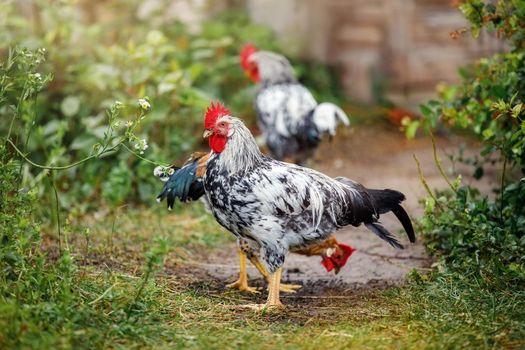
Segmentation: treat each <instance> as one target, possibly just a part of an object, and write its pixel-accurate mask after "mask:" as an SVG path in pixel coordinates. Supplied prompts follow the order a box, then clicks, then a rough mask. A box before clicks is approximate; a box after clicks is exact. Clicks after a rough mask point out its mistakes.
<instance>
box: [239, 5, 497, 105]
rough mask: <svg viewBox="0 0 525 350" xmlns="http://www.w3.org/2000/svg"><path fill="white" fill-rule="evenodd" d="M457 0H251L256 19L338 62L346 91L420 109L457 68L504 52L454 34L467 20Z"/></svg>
mask: <svg viewBox="0 0 525 350" xmlns="http://www.w3.org/2000/svg"><path fill="white" fill-rule="evenodd" d="M456 2H457V0H456V1H453V0H246V8H247V10H248V13H249V15H250V17H251V18H252V19H253V20H254V21H255V22H257V23H260V24H265V25H268V26H270V27H272V28H273V29H274V30H275V32H276V33H277V35H278V36H279V37H280V38H281V39H282V40H283V41H284V43H285V47H286V48H288V49H289V50H290V53H297V54H300V55H302V56H304V57H306V58H312V59H317V60H321V61H324V62H327V63H332V64H336V65H337V66H339V67H340V68H341V72H342V74H343V75H342V81H343V84H344V87H345V89H346V91H347V92H348V95H349V96H350V97H351V98H355V99H358V100H362V101H366V102H373V101H374V100H375V99H377V98H378V97H379V96H380V95H381V94H384V95H385V96H386V97H387V98H389V99H390V100H392V101H394V102H395V103H396V104H399V105H402V106H405V107H408V108H413V109H416V108H417V105H418V104H419V103H421V102H424V101H426V100H428V99H429V98H431V97H433V96H435V86H436V84H437V83H439V82H455V81H457V80H458V75H457V70H458V67H460V66H462V65H465V64H467V63H469V62H472V61H473V60H474V59H476V58H478V57H482V56H486V55H489V54H491V53H494V52H497V51H502V50H503V49H504V45H503V44H502V43H501V42H500V41H498V40H497V39H495V38H493V37H491V36H489V35H487V34H482V36H481V37H480V38H479V39H478V40H474V39H472V38H471V37H470V34H468V33H466V34H464V35H462V36H461V37H460V38H459V39H457V40H453V39H452V38H451V36H450V33H451V32H453V31H455V30H457V29H460V28H464V27H466V26H467V22H466V21H465V20H464V19H463V16H462V14H461V13H460V12H459V10H458V9H456V8H455V7H454V5H455V3H456Z"/></svg>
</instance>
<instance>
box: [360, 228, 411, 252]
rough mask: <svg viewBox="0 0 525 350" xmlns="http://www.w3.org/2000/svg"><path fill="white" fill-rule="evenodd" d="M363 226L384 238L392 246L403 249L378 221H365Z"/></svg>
mask: <svg viewBox="0 0 525 350" xmlns="http://www.w3.org/2000/svg"><path fill="white" fill-rule="evenodd" d="M365 226H366V227H367V228H368V229H369V230H370V231H372V232H373V233H375V234H376V235H377V236H378V237H379V238H381V239H383V240H385V241H386V242H388V244H390V245H391V246H392V247H394V248H398V249H405V247H403V245H401V243H399V241H398V240H397V239H396V238H395V237H394V236H393V235H392V234H391V233H390V232H388V231H387V230H386V228H384V227H383V226H382V225H381V224H380V223H378V222H372V223H367V224H365Z"/></svg>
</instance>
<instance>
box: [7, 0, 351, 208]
mask: <svg viewBox="0 0 525 350" xmlns="http://www.w3.org/2000/svg"><path fill="white" fill-rule="evenodd" d="M167 3H168V2H166V4H167ZM142 5H143V2H142V1H137V0H131V1H124V0H113V1H110V2H105V3H104V4H103V7H104V8H105V10H106V11H107V12H102V11H99V12H97V13H95V12H93V7H92V6H90V3H89V2H88V1H84V2H80V1H49V0H34V1H25V2H18V1H3V2H2V3H1V4H0V28H1V30H0V59H1V60H2V61H3V60H5V59H6V58H7V56H8V52H9V48H10V47H11V48H12V47H15V46H16V47H22V48H27V49H28V50H30V52H34V51H36V50H40V52H41V55H42V58H41V59H40V60H39V61H38V62H35V64H36V65H38V68H37V69H36V70H35V72H37V73H38V74H37V75H36V76H32V77H29V78H28V79H40V81H41V84H42V86H45V88H43V89H42V91H40V93H39V94H38V97H36V94H35V95H34V97H33V98H31V99H29V100H27V101H25V102H23V103H22V106H21V108H20V110H18V111H16V112H13V110H12V108H10V107H9V106H8V105H7V104H6V105H4V106H3V107H2V108H1V109H0V118H2V120H3V122H2V123H1V124H0V132H1V133H2V134H5V133H7V131H8V129H9V126H10V121H11V119H12V118H13V117H15V118H14V125H13V126H12V127H11V130H12V133H13V135H12V137H13V138H14V139H16V140H18V142H19V144H20V141H21V140H25V139H26V138H28V143H27V145H26V146H25V147H26V148H25V149H24V151H25V152H26V153H27V154H28V156H29V158H30V159H32V160H34V161H35V162H37V163H40V164H47V165H53V166H61V165H64V164H69V163H72V162H75V161H77V160H79V159H82V158H84V157H86V156H89V155H90V154H91V153H92V151H93V150H92V146H93V145H94V144H95V143H97V142H98V141H100V139H102V138H103V137H104V132H105V130H106V128H107V118H106V115H105V109H107V108H109V107H110V105H111V104H112V103H114V102H115V101H120V102H122V103H123V105H124V106H126V108H127V109H128V110H129V109H130V108H135V107H136V101H137V99H138V98H142V97H144V96H148V98H149V101H150V103H151V105H152V108H151V111H150V113H149V116H148V118H146V119H145V120H144V121H143V122H142V124H141V127H140V129H139V130H138V133H140V134H142V135H143V137H144V138H145V139H147V141H148V144H149V148H148V150H147V151H146V152H145V154H144V157H146V158H148V159H151V160H154V161H156V162H161V163H171V162H174V161H180V160H182V159H183V158H185V157H187V156H188V154H189V153H190V152H192V151H194V150H195V149H198V148H199V147H205V145H204V144H203V143H202V137H201V129H202V114H203V110H204V109H205V107H206V106H207V105H208V104H209V102H210V101H211V100H215V99H220V100H221V101H224V102H225V103H226V104H227V105H228V106H229V107H230V108H231V109H232V110H233V111H235V113H236V114H237V115H238V116H240V117H242V118H244V119H245V120H247V121H248V122H249V123H250V124H252V125H254V123H253V121H254V119H253V118H254V115H253V108H252V102H251V101H252V100H253V94H254V93H255V86H253V84H251V83H250V82H249V80H248V79H246V77H245V76H244V74H243V72H242V71H241V69H239V63H238V52H239V50H240V48H241V47H242V45H244V44H245V43H246V42H254V43H256V44H257V45H259V46H260V47H262V48H265V49H269V50H276V49H278V47H277V45H278V43H277V41H276V40H275V38H274V37H273V35H272V33H271V31H270V30H269V29H268V28H265V27H262V26H258V25H255V24H252V23H250V21H249V19H248V18H247V16H246V15H245V14H244V13H243V12H242V11H241V10H238V11H232V10H229V11H227V12H224V13H217V14H216V15H214V16H210V19H208V20H204V22H203V23H202V25H201V27H200V29H198V30H195V29H194V28H190V27H189V26H188V25H187V24H184V23H182V22H180V21H177V20H175V19H170V20H166V17H165V16H164V13H163V11H164V9H163V8H162V7H160V8H158V9H156V10H153V11H148V12H147V14H146V15H145V14H144V10H143V9H142V8H141V6H142ZM28 54H30V53H28ZM294 63H295V65H296V68H297V72H298V73H299V75H300V76H302V74H301V73H304V72H307V73H308V74H305V75H304V76H308V79H309V80H308V81H306V82H305V83H306V84H307V85H309V86H312V87H315V88H314V89H313V93H314V95H315V96H316V97H317V98H320V99H321V98H322V99H324V100H332V101H334V99H335V100H336V101H337V99H339V100H341V99H342V95H341V93H340V89H339V84H338V81H337V77H336V75H335V74H334V71H333V70H332V69H331V68H329V67H326V66H323V65H320V64H312V63H308V62H300V61H294ZM20 74H21V75H24V72H21V73H20ZM35 77H36V78H35ZM21 79H22V78H21ZM22 85H23V84H22ZM122 122H123V123H125V121H122ZM30 130H32V131H30ZM29 132H31V133H32V134H31V137H28V136H29V135H28V133H29ZM23 168H24V170H23V174H24V178H23V184H24V185H28V184H31V186H32V187H34V185H35V183H36V182H38V181H39V180H41V179H42V178H43V177H44V176H43V175H44V174H45V172H46V171H45V170H44V171H40V170H38V169H34V168H32V167H30V166H29V165H24V166H23ZM152 168H153V166H152V164H150V163H148V162H146V161H143V160H140V159H137V158H136V157H134V156H133V155H132V154H130V153H128V152H118V153H116V154H113V155H109V156H106V158H105V159H104V160H103V161H97V162H88V163H85V164H82V165H81V166H79V167H75V168H72V169H69V170H68V171H67V172H61V173H60V174H57V179H56V182H57V184H58V190H59V192H62V193H64V195H61V196H60V201H61V206H62V207H63V208H67V209H68V210H70V211H71V212H72V213H73V214H74V213H77V214H81V213H85V212H86V211H87V210H89V209H90V208H91V207H92V206H94V205H96V206H99V205H100V201H99V200H98V199H99V197H100V196H102V197H103V199H104V200H105V203H106V204H108V205H109V206H110V207H116V206H118V205H120V204H122V203H124V202H125V201H139V202H148V203H149V202H151V200H152V198H154V196H155V193H156V192H157V190H158V188H159V187H158V183H156V182H155V181H156V180H155V179H154V178H153V177H152V176H151V174H152ZM46 190H48V188H46V186H40V187H38V191H39V193H40V195H42V194H43V193H44V192H46ZM40 197H41V198H42V200H46V199H45V198H44V197H42V196H40ZM43 208H45V206H43Z"/></svg>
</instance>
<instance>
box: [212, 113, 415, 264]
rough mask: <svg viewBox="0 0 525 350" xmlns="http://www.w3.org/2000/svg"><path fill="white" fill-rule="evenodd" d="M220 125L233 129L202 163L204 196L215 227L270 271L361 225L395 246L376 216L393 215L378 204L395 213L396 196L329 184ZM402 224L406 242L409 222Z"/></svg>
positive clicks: (236, 128)
mask: <svg viewBox="0 0 525 350" xmlns="http://www.w3.org/2000/svg"><path fill="white" fill-rule="evenodd" d="M221 120H222V122H224V121H227V122H228V123H230V124H229V125H230V128H233V130H232V132H231V136H229V137H228V141H227V144H226V147H225V149H224V151H222V152H221V153H215V152H212V154H211V156H210V158H209V160H208V163H207V164H206V172H205V174H204V179H203V180H204V189H205V194H206V197H207V199H208V202H209V203H210V207H211V210H212V212H213V214H214V216H215V218H216V219H217V221H218V222H219V223H220V224H221V225H222V226H224V227H225V228H226V229H228V230H229V231H230V232H232V233H233V234H234V235H235V236H237V238H238V239H239V241H240V242H241V243H242V244H241V247H243V249H245V250H247V253H249V254H255V255H257V256H258V257H259V258H260V259H261V260H262V261H263V263H264V264H265V265H266V267H267V269H268V270H269V271H270V272H273V271H276V269H278V268H279V267H281V266H282V265H283V263H284V259H285V256H286V254H287V252H288V251H290V250H293V249H298V248H301V247H306V246H308V245H310V244H314V243H317V242H320V241H323V240H325V239H327V238H328V237H329V236H330V235H331V234H332V233H333V232H334V231H336V230H337V229H339V228H341V227H343V226H346V225H354V226H359V225H360V224H361V223H365V224H366V225H367V227H369V228H370V229H371V230H372V231H373V232H374V233H375V234H377V235H378V236H380V237H381V238H383V239H385V240H386V241H388V242H389V243H390V244H392V245H394V246H397V247H401V245H400V244H399V243H398V242H397V241H396V240H395V238H393V237H392V236H391V235H390V234H389V233H388V231H386V230H385V229H384V228H383V227H382V226H380V225H379V223H378V221H377V220H378V218H379V214H380V213H383V212H386V211H389V210H392V208H387V207H386V206H383V204H382V203H381V202H380V201H378V199H379V198H380V197H381V196H383V197H385V198H388V200H386V202H388V205H389V206H395V207H396V209H397V207H399V208H401V207H400V206H399V203H400V202H401V201H402V200H404V196H403V194H401V193H399V192H397V191H392V190H367V189H366V188H365V187H363V186H362V185H359V184H357V183H355V182H353V181H351V180H348V179H345V178H337V179H332V178H330V177H328V176H326V175H324V174H321V173H319V172H317V171H314V170H311V169H308V168H304V167H300V166H296V165H292V164H288V163H284V162H280V161H277V160H274V159H271V158H269V157H266V156H264V155H263V154H262V153H260V151H259V149H258V147H257V145H256V143H255V139H254V138H253V136H252V135H251V134H250V132H249V130H248V129H247V128H246V127H245V125H244V124H243V123H242V121H240V120H239V119H236V118H232V117H230V116H226V117H224V119H221ZM373 191H376V192H373ZM385 191H387V192H385ZM379 194H381V196H379ZM386 202H385V203H386ZM401 210H402V208H401ZM403 212H404V210H403ZM405 214H406V213H405ZM396 215H397V214H396ZM407 217H408V216H407ZM398 218H399V216H398ZM404 226H405V227H407V228H408V230H409V231H411V232H409V231H407V233H408V234H409V236H410V237H411V240H412V236H413V230H412V226H411V224H410V221H409V222H408V224H407V223H406V222H405V223H404ZM385 232H386V233H385Z"/></svg>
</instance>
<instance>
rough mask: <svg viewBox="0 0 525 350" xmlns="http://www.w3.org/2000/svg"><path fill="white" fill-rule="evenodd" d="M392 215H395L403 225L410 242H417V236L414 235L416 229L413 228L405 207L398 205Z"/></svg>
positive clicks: (393, 209)
mask: <svg viewBox="0 0 525 350" xmlns="http://www.w3.org/2000/svg"><path fill="white" fill-rule="evenodd" d="M392 213H394V215H395V216H396V218H397V219H398V220H399V221H400V222H401V224H402V225H403V228H404V229H405V232H406V233H407V236H408V239H409V240H410V242H412V243H414V242H415V241H416V235H415V234H414V227H412V221H410V218H409V217H408V214H407V212H406V211H405V209H403V207H402V206H401V205H399V204H398V205H395V206H394V207H393V208H392Z"/></svg>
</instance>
